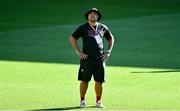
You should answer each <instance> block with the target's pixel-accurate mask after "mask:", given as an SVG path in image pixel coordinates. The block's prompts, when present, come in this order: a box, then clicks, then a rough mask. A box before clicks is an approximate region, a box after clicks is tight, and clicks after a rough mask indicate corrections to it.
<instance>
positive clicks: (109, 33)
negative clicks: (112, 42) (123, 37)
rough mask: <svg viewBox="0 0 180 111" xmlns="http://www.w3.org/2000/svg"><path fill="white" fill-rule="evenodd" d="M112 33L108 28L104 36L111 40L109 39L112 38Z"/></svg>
mask: <svg viewBox="0 0 180 111" xmlns="http://www.w3.org/2000/svg"><path fill="white" fill-rule="evenodd" d="M112 36H113V35H112V34H111V32H110V31H109V30H108V29H107V30H106V32H105V33H104V37H105V38H106V39H107V40H109V39H111V38H112Z"/></svg>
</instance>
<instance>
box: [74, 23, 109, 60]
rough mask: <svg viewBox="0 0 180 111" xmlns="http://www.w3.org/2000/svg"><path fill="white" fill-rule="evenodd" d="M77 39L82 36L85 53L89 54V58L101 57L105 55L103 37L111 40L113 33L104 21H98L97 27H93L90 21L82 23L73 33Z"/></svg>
mask: <svg viewBox="0 0 180 111" xmlns="http://www.w3.org/2000/svg"><path fill="white" fill-rule="evenodd" d="M72 36H73V37H74V38H75V39H78V38H79V37H82V40H83V53H86V54H87V55H88V58H92V59H94V58H101V57H102V55H103V53H104V52H103V50H104V47H103V38H105V39H106V40H109V39H111V38H112V34H111V32H110V31H109V29H108V28H107V26H105V25H104V24H102V23H99V22H98V23H97V25H96V27H92V26H90V25H89V23H85V24H83V25H80V26H79V27H78V28H77V29H76V30H75V32H74V33H73V34H72Z"/></svg>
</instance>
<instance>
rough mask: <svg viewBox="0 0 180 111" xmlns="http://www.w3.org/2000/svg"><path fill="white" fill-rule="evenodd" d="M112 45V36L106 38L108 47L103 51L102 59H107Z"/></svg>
mask: <svg viewBox="0 0 180 111" xmlns="http://www.w3.org/2000/svg"><path fill="white" fill-rule="evenodd" d="M113 46H114V37H113V36H111V39H108V49H107V50H106V51H105V53H104V55H103V58H102V59H103V60H104V61H107V60H108V58H109V56H110V54H111V51H112V48H113Z"/></svg>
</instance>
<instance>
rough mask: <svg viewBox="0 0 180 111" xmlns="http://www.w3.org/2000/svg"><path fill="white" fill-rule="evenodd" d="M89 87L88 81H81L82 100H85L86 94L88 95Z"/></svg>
mask: <svg viewBox="0 0 180 111" xmlns="http://www.w3.org/2000/svg"><path fill="white" fill-rule="evenodd" d="M87 89H88V83H87V82H84V81H81V83H80V96H81V101H83V100H85V95H86V91H87Z"/></svg>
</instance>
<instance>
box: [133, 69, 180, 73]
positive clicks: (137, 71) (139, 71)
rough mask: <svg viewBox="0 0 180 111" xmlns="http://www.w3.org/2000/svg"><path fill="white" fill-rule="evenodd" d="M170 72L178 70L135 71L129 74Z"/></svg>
mask: <svg viewBox="0 0 180 111" xmlns="http://www.w3.org/2000/svg"><path fill="white" fill-rule="evenodd" d="M170 72H180V70H166V71H137V72H131V73H170Z"/></svg>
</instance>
